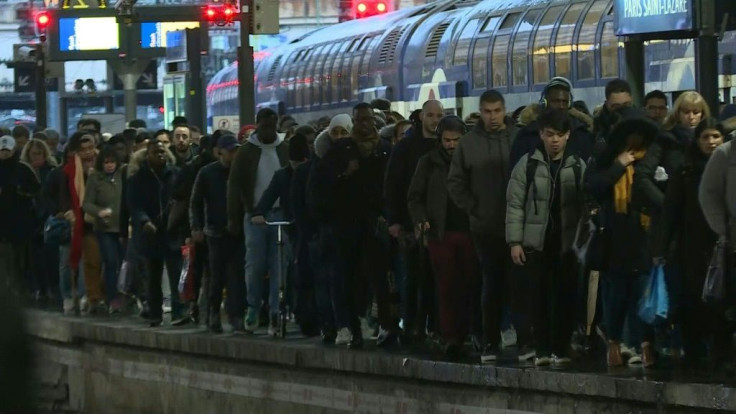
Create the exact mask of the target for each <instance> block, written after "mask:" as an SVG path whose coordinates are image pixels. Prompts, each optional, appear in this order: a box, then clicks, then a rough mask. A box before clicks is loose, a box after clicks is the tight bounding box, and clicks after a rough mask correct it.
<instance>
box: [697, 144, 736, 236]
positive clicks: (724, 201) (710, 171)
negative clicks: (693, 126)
mask: <svg viewBox="0 0 736 414" xmlns="http://www.w3.org/2000/svg"><path fill="white" fill-rule="evenodd" d="M732 147H733V141H729V142H726V143H725V144H723V145H721V146H720V147H718V148H716V150H715V151H714V152H713V154H712V155H711V156H710V159H709V160H708V163H707V164H706V166H705V170H704V171H703V178H702V179H701V181H700V190H699V191H698V199H699V201H700V206H701V207H702V209H703V215H704V216H705V219H706V220H707V221H708V224H709V225H710V228H711V229H712V230H713V231H714V232H715V233H716V234H717V235H718V236H719V237H724V238H728V240H729V241H730V242H731V243H733V241H734V240H736V220H734V218H735V217H736V148H732Z"/></svg>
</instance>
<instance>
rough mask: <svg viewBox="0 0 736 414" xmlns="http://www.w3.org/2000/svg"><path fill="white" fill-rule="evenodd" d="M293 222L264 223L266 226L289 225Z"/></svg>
mask: <svg viewBox="0 0 736 414" xmlns="http://www.w3.org/2000/svg"><path fill="white" fill-rule="evenodd" d="M292 224H294V222H293V221H267V222H266V225H268V226H290V225H292Z"/></svg>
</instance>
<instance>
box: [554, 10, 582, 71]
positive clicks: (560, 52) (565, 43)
mask: <svg viewBox="0 0 736 414" xmlns="http://www.w3.org/2000/svg"><path fill="white" fill-rule="evenodd" d="M584 7H585V3H574V4H573V5H572V6H570V8H569V9H567V12H566V13H565V16H564V17H563V18H562V22H561V23H560V28H559V30H558V31H557V41H556V42H555V49H554V51H555V76H565V77H567V78H569V77H570V73H572V65H571V62H572V50H573V42H572V35H573V33H574V32H575V24H576V23H577V21H578V18H579V17H580V13H581V12H582V11H583V8H584Z"/></svg>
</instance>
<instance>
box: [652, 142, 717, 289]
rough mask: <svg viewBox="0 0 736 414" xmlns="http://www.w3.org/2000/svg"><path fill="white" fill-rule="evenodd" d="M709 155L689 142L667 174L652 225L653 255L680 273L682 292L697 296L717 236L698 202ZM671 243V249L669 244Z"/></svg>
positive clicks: (701, 286)
mask: <svg viewBox="0 0 736 414" xmlns="http://www.w3.org/2000/svg"><path fill="white" fill-rule="evenodd" d="M707 162H708V156H707V155H705V154H703V152H702V151H700V149H699V148H698V146H697V144H696V143H693V144H692V145H691V148H690V150H689V151H688V154H687V157H686V159H685V162H684V165H683V167H682V168H680V170H679V171H678V172H676V173H675V174H673V175H671V176H670V179H669V184H668V185H667V192H666V194H665V200H664V206H663V208H662V213H661V215H660V219H659V220H658V221H657V225H656V226H655V228H654V233H655V237H654V239H653V244H652V255H653V256H654V257H666V258H667V259H668V262H670V263H673V264H676V265H677V268H678V269H680V270H681V271H682V274H683V278H682V279H683V292H686V293H687V294H689V295H698V294H700V290H701V289H702V288H703V283H704V281H705V274H706V269H707V268H708V263H709V260H710V255H711V254H712V252H713V246H714V245H715V243H716V240H717V239H718V236H717V235H716V233H714V232H713V230H711V228H710V227H709V226H708V223H707V222H706V220H705V216H704V215H703V210H702V208H701V207H700V203H699V202H698V190H699V188H700V180H701V177H702V176H703V170H705V164H706V163H707ZM672 240H674V241H675V243H674V246H675V248H674V250H672V251H670V246H671V245H672Z"/></svg>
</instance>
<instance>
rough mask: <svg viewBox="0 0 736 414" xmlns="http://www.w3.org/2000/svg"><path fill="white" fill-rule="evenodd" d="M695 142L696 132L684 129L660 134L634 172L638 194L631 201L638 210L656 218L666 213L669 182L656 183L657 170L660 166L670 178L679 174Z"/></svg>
mask: <svg viewBox="0 0 736 414" xmlns="http://www.w3.org/2000/svg"><path fill="white" fill-rule="evenodd" d="M692 138H693V131H692V130H691V129H690V128H686V127H683V126H681V125H675V127H674V128H672V129H671V130H669V131H661V132H660V133H659V134H657V136H656V139H655V140H654V142H652V145H651V146H650V147H649V149H648V150H647V154H646V155H645V156H644V159H642V160H641V162H639V163H638V164H637V165H636V169H635V170H634V190H633V194H632V197H631V199H632V203H633V204H634V205H635V206H636V208H638V209H640V210H641V211H643V212H646V213H648V214H652V215H654V214H657V213H658V211H659V210H661V209H662V205H663V203H664V193H665V191H666V190H667V183H668V181H669V180H664V181H656V180H655V173H656V171H657V168H658V167H660V166H661V167H662V168H664V170H665V172H666V173H667V176H668V177H672V176H673V175H675V174H677V172H678V171H680V170H681V169H682V167H683V165H684V162H685V156H686V153H687V149H688V148H689V147H690V144H691V143H692V140H693V139H692Z"/></svg>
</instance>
